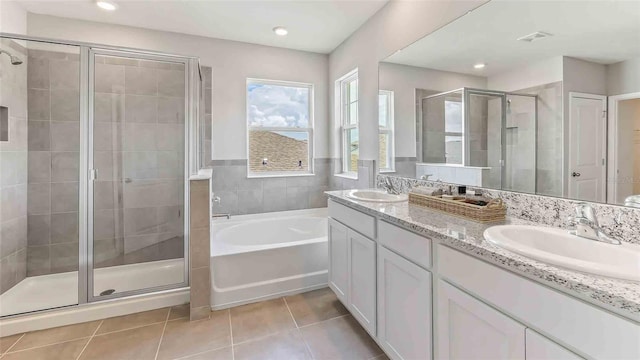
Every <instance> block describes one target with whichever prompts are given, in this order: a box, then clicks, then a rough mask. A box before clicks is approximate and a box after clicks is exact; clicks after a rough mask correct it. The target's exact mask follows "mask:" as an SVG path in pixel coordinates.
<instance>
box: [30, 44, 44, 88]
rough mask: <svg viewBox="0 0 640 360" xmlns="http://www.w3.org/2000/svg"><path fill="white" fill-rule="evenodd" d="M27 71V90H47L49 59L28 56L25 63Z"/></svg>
mask: <svg viewBox="0 0 640 360" xmlns="http://www.w3.org/2000/svg"><path fill="white" fill-rule="evenodd" d="M29 52H31V51H29ZM27 69H28V70H27V86H28V87H29V89H48V88H49V59H39V58H34V57H31V56H30V57H29V59H28V61H27Z"/></svg>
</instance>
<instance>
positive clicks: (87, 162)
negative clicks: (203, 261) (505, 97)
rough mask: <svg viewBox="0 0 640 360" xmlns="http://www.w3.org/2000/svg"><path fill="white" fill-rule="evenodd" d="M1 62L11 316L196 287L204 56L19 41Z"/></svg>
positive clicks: (0, 44)
mask: <svg viewBox="0 0 640 360" xmlns="http://www.w3.org/2000/svg"><path fill="white" fill-rule="evenodd" d="M0 52H1V54H0V110H1V111H0V117H1V119H0V121H1V122H2V123H1V124H2V127H1V128H2V135H3V136H2V137H1V138H0V200H1V204H2V205H1V208H0V228H1V229H0V230H1V233H0V234H1V236H0V316H2V317H8V316H13V315H18V314H23V313H29V312H34V311H40V310H47V309H53V308H59V307H65V306H72V305H78V304H86V303H92V302H96V301H100V300H105V299H113V298H118V297H127V296H131V295H138V294H143V293H150V292H157V291H163V290H170V289H177V288H182V287H186V286H188V282H189V276H188V275H189V274H188V271H187V269H188V264H187V262H188V257H187V254H188V251H187V249H188V231H187V229H188V227H187V224H188V217H189V216H188V196H186V194H188V181H186V180H187V178H188V176H189V175H190V174H191V173H192V172H194V170H197V164H198V159H197V158H198V156H199V154H198V151H196V149H197V146H198V144H197V142H198V141H197V137H196V134H197V126H198V124H197V123H198V116H197V115H198V103H199V102H198V99H199V93H200V89H201V79H200V76H199V65H198V60H197V58H190V57H183V56H174V55H167V54H159V53H152V52H146V51H139V50H132V49H121V48H114V47H107V46H97V45H92V44H83V43H72V42H64V43H63V42H60V41H53V40H45V39H35V38H30V37H24V36H16V35H8V34H1V35H0ZM5 130H6V131H5Z"/></svg>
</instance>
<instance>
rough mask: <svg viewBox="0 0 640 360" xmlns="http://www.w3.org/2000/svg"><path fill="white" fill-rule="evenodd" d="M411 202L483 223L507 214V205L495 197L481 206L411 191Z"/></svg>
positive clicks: (501, 218) (500, 218)
mask: <svg viewBox="0 0 640 360" xmlns="http://www.w3.org/2000/svg"><path fill="white" fill-rule="evenodd" d="M409 203H411V204H415V205H418V206H424V207H428V208H430V209H434V210H438V211H442V212H445V213H447V214H451V215H454V216H459V217H464V218H467V219H470V220H473V221H477V222H482V223H489V222H494V221H501V220H504V219H505V217H506V215H507V207H506V206H505V205H504V203H503V202H502V200H501V199H493V200H491V201H490V202H489V204H487V205H486V206H480V205H474V204H469V203H466V202H464V201H460V200H449V199H443V198H441V197H439V196H429V195H421V194H415V193H411V192H410V193H409Z"/></svg>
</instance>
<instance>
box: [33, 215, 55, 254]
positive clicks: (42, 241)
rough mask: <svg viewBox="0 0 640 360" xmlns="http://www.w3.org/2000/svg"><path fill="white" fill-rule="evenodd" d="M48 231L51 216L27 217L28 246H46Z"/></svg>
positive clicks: (49, 229) (48, 239)
mask: <svg viewBox="0 0 640 360" xmlns="http://www.w3.org/2000/svg"><path fill="white" fill-rule="evenodd" d="M50 231H51V215H49V214H45V215H29V217H28V224H27V244H28V246H38V245H48V244H49V241H50Z"/></svg>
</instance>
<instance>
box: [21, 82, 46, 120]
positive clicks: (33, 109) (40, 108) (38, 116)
mask: <svg viewBox="0 0 640 360" xmlns="http://www.w3.org/2000/svg"><path fill="white" fill-rule="evenodd" d="M27 104H28V105H27V106H28V109H29V120H49V119H50V114H49V113H50V106H51V103H50V101H49V90H40V89H29V95H28V100H27Z"/></svg>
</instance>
